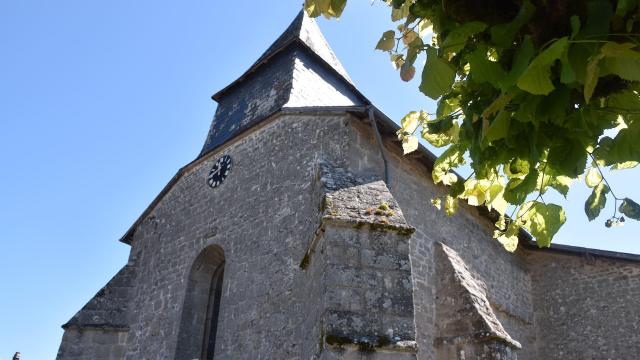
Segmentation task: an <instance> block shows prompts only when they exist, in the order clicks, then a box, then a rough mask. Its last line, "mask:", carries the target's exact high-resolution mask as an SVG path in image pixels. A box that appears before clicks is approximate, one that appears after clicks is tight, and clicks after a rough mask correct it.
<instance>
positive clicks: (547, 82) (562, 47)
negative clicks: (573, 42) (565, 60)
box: [517, 37, 569, 95]
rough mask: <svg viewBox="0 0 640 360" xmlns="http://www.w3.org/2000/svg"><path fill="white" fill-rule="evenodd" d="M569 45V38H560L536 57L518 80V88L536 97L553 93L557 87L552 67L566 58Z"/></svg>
mask: <svg viewBox="0 0 640 360" xmlns="http://www.w3.org/2000/svg"><path fill="white" fill-rule="evenodd" d="M568 44H569V40H568V39H567V37H563V38H560V39H558V40H556V41H554V42H553V43H552V44H551V46H549V47H548V48H546V49H545V50H544V51H543V52H541V53H540V54H539V55H538V56H536V58H535V59H533V61H532V62H531V64H529V67H528V68H527V70H525V72H524V74H522V76H520V78H519V79H518V82H517V85H518V87H519V88H520V89H522V90H524V91H527V92H529V93H531V94H536V95H547V94H549V93H550V92H551V91H553V89H555V86H554V85H553V82H551V66H553V64H554V63H555V62H556V60H559V59H560V58H562V57H563V56H565V53H566V51H567V45H568Z"/></svg>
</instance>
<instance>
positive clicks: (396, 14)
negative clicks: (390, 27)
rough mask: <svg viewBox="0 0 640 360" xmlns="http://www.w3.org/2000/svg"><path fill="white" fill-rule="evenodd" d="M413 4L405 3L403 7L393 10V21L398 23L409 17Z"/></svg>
mask: <svg viewBox="0 0 640 360" xmlns="http://www.w3.org/2000/svg"><path fill="white" fill-rule="evenodd" d="M412 2H413V1H405V3H404V4H403V5H402V6H401V7H399V8H393V9H392V10H391V21H393V22H396V21H398V20H400V19H404V18H406V17H407V16H409V9H410V7H411V3H412Z"/></svg>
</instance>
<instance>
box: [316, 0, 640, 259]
mask: <svg viewBox="0 0 640 360" xmlns="http://www.w3.org/2000/svg"><path fill="white" fill-rule="evenodd" d="M382 1H384V2H385V3H386V4H387V5H388V6H389V7H390V10H391V20H392V21H393V22H399V24H398V26H397V27H396V29H391V30H388V31H386V32H384V34H383V35H382V37H381V38H380V41H379V42H378V44H377V46H376V48H377V49H378V50H381V51H385V52H387V53H389V56H390V58H391V62H392V64H393V65H394V67H395V68H396V69H398V70H399V71H400V77H401V79H402V80H404V81H409V80H411V79H412V78H413V77H414V74H415V73H416V68H415V67H416V61H417V58H418V55H419V54H421V53H424V54H425V55H426V62H425V64H424V67H423V69H422V74H421V83H420V86H419V90H420V91H421V92H422V93H423V94H425V95H426V96H428V97H429V98H432V99H434V100H437V110H436V112H435V114H428V113H426V112H424V111H415V112H411V113H409V114H408V115H407V116H406V117H405V118H403V119H402V121H401V127H402V128H401V129H400V131H399V132H398V137H399V139H400V140H401V141H402V143H403V149H404V152H405V153H408V152H411V151H414V150H416V149H417V148H418V138H417V135H416V133H418V134H419V135H420V136H421V137H422V138H423V139H424V140H426V141H427V142H429V143H430V144H432V145H433V146H436V147H444V146H447V147H448V148H447V149H446V150H445V151H444V153H443V154H442V155H441V156H440V157H439V158H438V159H437V160H436V162H435V165H434V169H433V173H432V175H433V180H434V182H436V183H442V184H444V185H447V186H449V194H448V196H447V197H446V198H445V199H444V205H445V206H444V208H445V212H446V213H447V215H451V214H453V213H454V212H455V209H456V208H457V204H458V199H465V200H466V201H467V203H469V204H471V205H475V206H486V207H488V208H489V209H495V210H496V211H498V212H499V213H500V215H501V220H500V221H498V223H496V227H497V230H496V232H495V236H494V237H495V238H496V239H497V240H498V241H499V242H500V243H501V244H502V245H503V246H504V247H505V248H506V249H507V250H509V251H514V250H515V249H516V246H517V239H518V237H517V235H518V232H519V230H520V228H524V229H525V230H527V231H528V232H529V233H530V234H531V235H533V236H534V237H535V238H536V240H537V242H538V245H539V246H549V245H550V243H551V241H552V238H553V236H554V235H555V234H556V233H557V231H558V230H559V229H560V227H561V226H562V224H564V222H565V219H566V217H565V214H564V211H563V210H562V208H561V207H560V206H558V205H555V204H547V203H546V202H545V201H544V195H545V194H546V192H547V191H548V190H549V189H554V190H555V191H557V192H559V193H560V194H562V195H564V196H566V195H567V193H568V191H569V186H570V185H571V183H572V182H573V181H574V180H576V179H578V178H580V177H581V176H583V175H584V178H585V182H586V185H587V186H589V187H591V188H593V192H592V194H591V195H590V196H589V198H588V199H587V201H586V203H585V213H586V214H587V217H588V219H589V220H593V219H595V218H596V217H598V215H599V214H600V212H601V210H602V209H604V207H605V205H606V198H607V196H611V197H613V199H614V200H615V203H616V204H615V206H614V215H613V217H612V218H610V219H609V220H607V226H610V225H611V224H614V223H615V224H621V223H622V222H624V217H622V216H621V217H617V216H616V215H617V211H620V212H621V213H622V214H624V215H626V216H627V217H629V218H632V219H636V220H638V219H639V218H640V206H639V205H638V204H637V203H635V202H633V201H632V200H631V199H628V198H618V197H616V196H615V195H614V193H613V191H612V189H611V187H610V186H609V184H608V183H607V181H606V179H604V178H603V173H602V168H605V167H608V168H610V169H612V170H621V169H628V168H632V167H635V166H637V165H638V163H639V162H640V142H639V141H637V139H640V95H639V91H640V1H638V0H586V1H542V0H486V1H472V0H455V1H452V0H448V1H444V0H442V1H437V0H382ZM345 2H346V1H333V0H306V1H305V8H306V9H307V12H308V13H309V14H310V15H311V16H319V15H321V14H322V15H325V16H328V17H338V16H340V13H341V12H342V9H344V4H345ZM605 132H606V135H605ZM611 134H613V135H611ZM634 140H635V141H634ZM589 162H590V163H591V166H589V167H588V166H587V164H588V163H589ZM466 163H468V164H469V165H470V167H471V169H472V171H473V173H472V175H471V176H470V177H469V178H467V179H460V178H459V177H458V176H457V175H456V174H455V169H456V168H459V167H460V166H462V165H464V164H466ZM433 203H434V205H437V207H438V208H440V207H441V205H442V200H441V199H437V201H436V200H434V202H433ZM618 203H620V206H619V209H616V208H617V207H618ZM508 208H511V209H512V210H513V212H512V213H511V215H510V216H507V215H506V214H505V211H506V210H507V209H508Z"/></svg>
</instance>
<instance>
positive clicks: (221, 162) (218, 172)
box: [207, 155, 232, 188]
mask: <svg viewBox="0 0 640 360" xmlns="http://www.w3.org/2000/svg"><path fill="white" fill-rule="evenodd" d="M231 164H232V161H231V156H229V155H225V156H223V157H221V158H220V159H218V161H216V163H215V164H213V167H212V168H211V171H209V176H208V177H207V183H208V184H209V186H211V187H212V188H216V187H218V186H220V185H221V184H222V182H223V181H224V179H226V178H227V175H229V171H231Z"/></svg>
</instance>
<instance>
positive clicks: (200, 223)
mask: <svg viewBox="0 0 640 360" xmlns="http://www.w3.org/2000/svg"><path fill="white" fill-rule="evenodd" d="M213 99H214V100H216V101H217V102H218V108H217V111H216V114H215V118H214V120H213V122H212V124H211V128H210V130H209V134H208V136H207V138H206V142H205V144H204V146H203V148H202V152H201V153H200V154H199V155H198V156H197V158H196V159H195V160H194V161H192V162H191V163H189V164H187V165H185V166H184V167H183V168H181V169H180V170H178V172H177V174H176V175H175V176H174V177H173V179H171V181H170V182H169V183H168V184H167V185H166V187H165V188H164V189H163V190H162V191H161V193H160V194H159V195H158V196H157V197H156V199H155V200H154V201H153V202H152V203H151V204H150V205H149V207H148V208H147V209H146V210H145V211H144V213H143V214H142V215H141V216H140V218H139V219H138V220H137V221H136V222H135V223H134V224H133V225H132V226H131V228H130V229H129V230H128V231H127V232H126V234H125V235H124V236H123V237H122V239H120V241H122V242H124V243H126V244H128V245H130V246H131V252H130V256H129V259H128V262H127V263H126V264H125V265H124V266H123V267H122V269H121V270H120V271H119V272H118V273H117V274H116V275H115V276H114V277H113V278H112V279H111V280H110V281H109V282H108V283H107V284H106V285H105V286H104V287H103V288H102V289H101V290H100V291H99V292H98V293H97V294H96V295H95V296H94V297H93V298H92V299H91V300H90V301H89V302H88V303H87V304H86V305H85V306H84V307H83V308H82V309H81V310H80V311H79V312H78V313H77V314H76V315H75V316H73V317H72V318H71V320H69V321H68V322H67V323H66V324H64V325H63V328H64V330H65V332H64V336H63V339H62V344H61V345H60V349H59V352H58V359H61V360H71V359H90V360H107V359H131V360H141V359H176V360H192V359H201V360H210V359H251V360H255V359H283V360H292V359H303V360H308V359H318V360H320V359H322V360H328V359H371V360H382V359H389V360H391V359H403V360H405V359H406V360H409V359H438V360H445V359H458V360H462V359H465V360H471V359H521V360H533V359H543V360H547V359H564V360H570V359H576V360H578V359H579V360H586V359H593V360H600V359H603V360H604V359H610V360H634V359H640V256H638V255H632V254H624V253H616V252H609V251H600V250H593V249H585V248H577V247H571V246H564V245H554V246H552V247H551V248H549V249H538V248H536V247H535V246H534V245H533V243H532V241H531V239H530V238H528V237H527V234H526V233H524V232H523V233H522V234H521V239H520V247H519V249H518V250H517V251H516V252H515V253H513V254H511V253H508V252H506V251H505V250H504V249H503V248H502V247H501V245H500V244H499V243H498V242H496V241H495V240H494V239H492V232H493V222H494V218H493V217H494V215H495V214H492V213H490V212H488V211H487V210H486V209H485V210H482V209H480V210H479V209H477V208H474V207H469V206H462V205H461V206H462V208H461V209H460V211H459V212H458V214H457V215H456V216H454V217H451V218H448V217H446V216H445V215H444V214H443V213H442V212H439V211H437V210H436V209H435V208H434V207H433V205H431V202H430V199H432V198H434V197H437V196H442V195H443V194H445V192H446V189H445V188H443V187H441V186H437V185H434V184H433V182H432V180H431V170H432V168H433V163H434V159H435V157H434V155H433V154H432V153H430V152H429V151H428V150H426V149H425V148H421V149H420V150H419V151H417V152H415V153H413V154H411V155H408V156H403V155H402V149H401V146H400V145H401V144H400V143H399V142H398V140H397V138H396V135H395V133H396V131H397V129H398V126H397V125H396V124H395V123H394V122H393V121H391V120H390V119H389V118H388V117H386V116H385V115H384V114H383V113H382V112H381V111H380V110H379V109H377V108H376V107H375V106H374V105H372V104H371V102H370V101H369V100H367V98H366V97H365V96H364V95H363V94H362V93H360V91H358V89H357V88H356V87H355V86H354V84H353V82H352V81H351V79H350V78H349V76H348V75H347V73H346V71H345V70H344V68H343V67H342V65H341V64H340V62H339V61H338V59H337V58H336V56H335V55H334V53H333V52H332V50H331V49H330V48H329V46H328V45H327V43H326V41H325V39H324V37H323V36H322V34H321V33H320V30H319V28H318V27H317V25H316V23H315V21H314V20H312V19H310V18H308V17H307V16H306V15H305V14H303V13H301V14H300V15H298V17H297V18H296V19H295V20H294V21H293V23H291V25H290V26H289V27H288V28H287V29H286V31H285V32H284V33H283V34H282V36H280V38H278V39H277V40H276V41H275V42H274V43H273V45H271V47H270V48H269V49H268V50H267V51H266V52H265V53H264V54H263V55H262V56H261V57H260V58H259V59H258V60H257V61H256V62H255V63H254V64H253V65H252V66H251V68H250V69H249V70H247V71H246V72H245V73H244V74H243V75H242V76H241V77H240V78H239V79H238V80H236V81H234V82H233V83H232V84H230V85H229V86H227V87H226V88H224V89H222V90H221V91H219V92H218V93H217V94H215V95H214V96H213Z"/></svg>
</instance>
